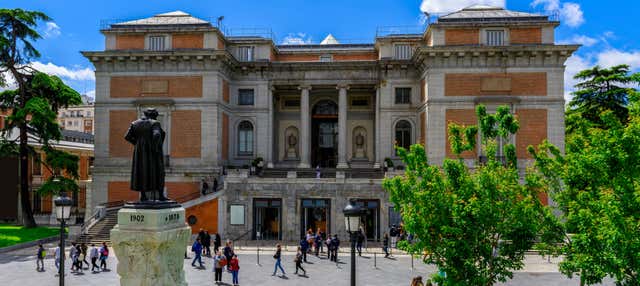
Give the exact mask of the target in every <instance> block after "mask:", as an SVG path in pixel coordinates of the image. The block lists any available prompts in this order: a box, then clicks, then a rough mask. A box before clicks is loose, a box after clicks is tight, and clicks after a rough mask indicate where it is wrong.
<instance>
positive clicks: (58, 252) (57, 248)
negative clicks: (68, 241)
mask: <svg viewBox="0 0 640 286" xmlns="http://www.w3.org/2000/svg"><path fill="white" fill-rule="evenodd" d="M54 257H55V259H56V269H58V271H60V245H58V247H56V252H55V254H54Z"/></svg>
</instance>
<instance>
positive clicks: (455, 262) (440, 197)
mask: <svg viewBox="0 0 640 286" xmlns="http://www.w3.org/2000/svg"><path fill="white" fill-rule="evenodd" d="M476 114H477V115H478V119H479V120H478V121H479V123H480V126H479V128H478V127H477V126H468V127H463V126H458V125H455V124H452V125H450V126H449V134H450V137H449V138H450V141H451V146H452V150H453V152H454V153H455V154H457V155H458V159H445V160H444V163H443V164H442V166H436V165H430V164H429V163H428V162H427V157H426V154H425V150H424V148H423V147H422V146H421V145H413V146H411V150H410V151H409V152H408V151H407V150H404V149H402V148H398V153H399V154H400V157H401V158H402V160H403V161H404V162H405V164H406V169H405V174H404V175H403V176H397V177H395V178H391V179H385V181H384V182H383V187H384V188H385V189H386V190H387V191H389V193H390V199H391V201H392V202H393V203H394V206H395V207H398V208H399V210H400V212H401V214H402V218H403V221H404V227H405V229H406V230H407V232H409V233H412V234H414V236H415V237H416V240H415V242H414V243H413V244H408V243H401V244H400V247H401V248H403V249H405V250H407V251H409V252H411V253H420V254H423V261H424V262H425V263H431V264H435V265H437V267H438V268H439V269H440V270H441V271H444V272H445V273H446V277H442V276H439V275H435V276H434V279H435V280H436V281H439V282H440V283H442V284H441V285H456V286H457V285H493V284H495V283H496V282H498V281H502V282H503V281H506V280H507V279H509V278H512V277H513V271H514V270H518V269H522V268H523V267H524V263H523V259H524V254H525V251H526V250H529V249H531V248H532V247H533V246H534V243H535V242H536V240H537V239H540V238H544V239H545V240H549V241H551V240H554V239H555V240H559V239H561V235H562V232H561V231H560V230H561V229H560V228H559V226H558V223H557V221H556V218H555V217H554V216H553V215H552V214H551V212H550V210H549V209H548V208H546V207H545V206H544V205H542V203H541V202H540V200H539V199H538V195H539V194H540V193H541V192H545V191H546V186H545V185H544V184H543V182H544V181H543V180H542V179H541V178H540V176H538V175H537V174H535V173H528V174H527V175H526V177H525V180H524V182H521V181H520V179H521V177H520V175H519V173H518V168H517V166H516V161H517V160H516V152H515V147H514V146H513V145H512V144H499V142H508V139H509V137H510V136H512V135H513V134H515V133H516V132H517V130H518V128H519V125H518V121H517V119H516V118H515V117H514V116H513V115H512V114H511V113H510V111H509V108H508V107H506V106H501V107H500V108H498V110H497V113H496V114H487V112H486V109H485V107H484V106H478V108H477V110H476ZM478 130H479V131H480V134H481V138H482V140H481V143H482V144H481V145H482V150H483V153H484V154H485V155H486V157H487V160H486V162H483V163H482V164H478V165H476V166H475V169H474V170H470V169H469V168H468V167H467V166H466V164H465V162H464V161H463V160H462V159H461V158H460V154H461V153H462V152H464V151H470V150H474V149H475V148H476V140H475V138H476V137H477V134H478ZM500 145H503V146H502V150H503V152H502V153H503V154H504V157H506V158H505V159H502V156H496V154H497V153H498V150H499V147H500Z"/></svg>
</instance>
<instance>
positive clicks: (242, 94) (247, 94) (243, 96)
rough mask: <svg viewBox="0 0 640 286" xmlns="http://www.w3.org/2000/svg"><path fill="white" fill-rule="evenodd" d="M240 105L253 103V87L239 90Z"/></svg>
mask: <svg viewBox="0 0 640 286" xmlns="http://www.w3.org/2000/svg"><path fill="white" fill-rule="evenodd" d="M238 105H253V89H239V90H238Z"/></svg>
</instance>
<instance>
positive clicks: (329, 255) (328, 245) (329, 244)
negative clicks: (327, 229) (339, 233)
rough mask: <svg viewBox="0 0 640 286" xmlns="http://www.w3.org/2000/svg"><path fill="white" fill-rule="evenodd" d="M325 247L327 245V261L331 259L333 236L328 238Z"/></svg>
mask: <svg viewBox="0 0 640 286" xmlns="http://www.w3.org/2000/svg"><path fill="white" fill-rule="evenodd" d="M325 245H327V259H331V234H329V236H327V240H326V241H325Z"/></svg>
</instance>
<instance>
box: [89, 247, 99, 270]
mask: <svg viewBox="0 0 640 286" xmlns="http://www.w3.org/2000/svg"><path fill="white" fill-rule="evenodd" d="M99 257H100V253H99V251H98V248H97V247H96V245H95V244H93V243H92V244H91V250H89V258H90V259H91V272H94V269H96V268H97V269H98V271H100V267H99V266H98V264H96V261H98V258H99Z"/></svg>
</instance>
